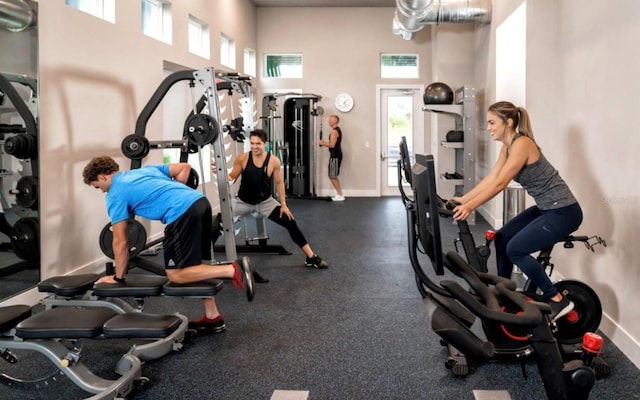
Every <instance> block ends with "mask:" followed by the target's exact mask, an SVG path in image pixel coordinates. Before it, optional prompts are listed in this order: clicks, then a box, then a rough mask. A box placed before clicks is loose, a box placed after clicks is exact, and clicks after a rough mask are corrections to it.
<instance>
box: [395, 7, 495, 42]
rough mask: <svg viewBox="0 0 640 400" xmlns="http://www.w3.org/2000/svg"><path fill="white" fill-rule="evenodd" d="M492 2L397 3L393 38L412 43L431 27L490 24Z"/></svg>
mask: <svg viewBox="0 0 640 400" xmlns="http://www.w3.org/2000/svg"><path fill="white" fill-rule="evenodd" d="M490 22H491V0H396V12H395V16H394V18H393V34H394V35H399V36H402V38H403V39H405V40H411V39H413V38H414V37H415V34H416V32H418V31H419V30H420V29H422V28H423V27H424V26H425V25H429V24H436V25H437V24H444V23H453V24H465V23H470V24H488V23H490Z"/></svg>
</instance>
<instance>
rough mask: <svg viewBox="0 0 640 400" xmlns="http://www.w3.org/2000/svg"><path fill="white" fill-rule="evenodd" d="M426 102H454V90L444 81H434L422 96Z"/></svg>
mask: <svg viewBox="0 0 640 400" xmlns="http://www.w3.org/2000/svg"><path fill="white" fill-rule="evenodd" d="M422 100H423V101H424V104H453V90H451V88H450V87H449V86H448V85H447V84H446V83H442V82H434V83H432V84H430V85H429V86H427V88H426V89H425V90H424V95H423V96H422Z"/></svg>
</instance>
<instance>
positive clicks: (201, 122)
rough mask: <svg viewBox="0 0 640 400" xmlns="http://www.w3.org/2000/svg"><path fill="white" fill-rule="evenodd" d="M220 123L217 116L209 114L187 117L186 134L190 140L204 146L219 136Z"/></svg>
mask: <svg viewBox="0 0 640 400" xmlns="http://www.w3.org/2000/svg"><path fill="white" fill-rule="evenodd" d="M219 132H220V125H219V124H218V121H216V119H215V118H213V117H211V116H210V115H207V114H195V115H191V116H189V118H187V123H186V124H185V126H184V134H185V136H186V137H187V139H189V142H191V143H193V144H195V145H197V146H199V147H202V146H206V145H208V144H209V143H213V142H215V141H216V139H217V138H218V134H219Z"/></svg>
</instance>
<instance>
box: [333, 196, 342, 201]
mask: <svg viewBox="0 0 640 400" xmlns="http://www.w3.org/2000/svg"><path fill="white" fill-rule="evenodd" d="M331 201H344V196H333V197H332V198H331Z"/></svg>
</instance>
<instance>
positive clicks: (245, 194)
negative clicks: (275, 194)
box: [238, 152, 271, 204]
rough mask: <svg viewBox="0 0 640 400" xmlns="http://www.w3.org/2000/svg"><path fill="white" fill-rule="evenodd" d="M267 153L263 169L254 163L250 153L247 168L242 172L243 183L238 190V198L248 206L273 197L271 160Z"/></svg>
mask: <svg viewBox="0 0 640 400" xmlns="http://www.w3.org/2000/svg"><path fill="white" fill-rule="evenodd" d="M270 158H271V153H267V158H266V159H265V160H264V164H263V165H262V168H258V167H256V165H255V164H254V163H253V154H252V153H251V152H249V160H247V166H246V167H245V168H244V170H243V171H242V181H240V189H239V190H238V198H239V199H240V200H242V201H244V202H245V203H248V204H258V203H261V202H263V201H265V200H266V199H268V198H269V197H271V177H270V176H269V174H268V169H269V159H270Z"/></svg>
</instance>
